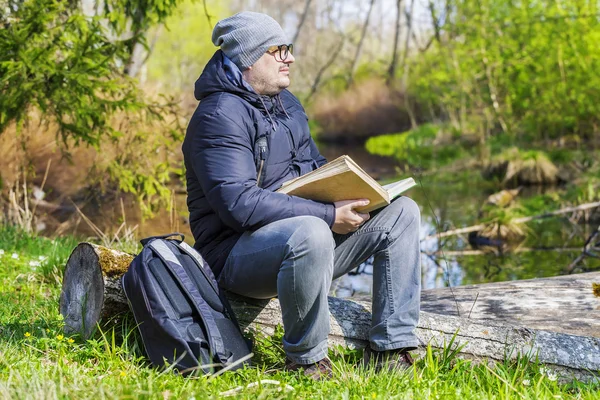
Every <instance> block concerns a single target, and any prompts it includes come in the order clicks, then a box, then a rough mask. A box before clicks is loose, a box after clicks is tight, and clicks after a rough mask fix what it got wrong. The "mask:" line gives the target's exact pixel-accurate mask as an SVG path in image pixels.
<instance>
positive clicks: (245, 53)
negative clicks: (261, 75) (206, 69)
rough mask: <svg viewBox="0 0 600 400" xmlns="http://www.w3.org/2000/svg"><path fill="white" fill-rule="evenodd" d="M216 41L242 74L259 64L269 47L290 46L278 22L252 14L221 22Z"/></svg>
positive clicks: (242, 13)
mask: <svg viewBox="0 0 600 400" xmlns="http://www.w3.org/2000/svg"><path fill="white" fill-rule="evenodd" d="M212 41H213V43H214V44H215V46H221V50H222V51H223V53H225V55H226V56H227V57H229V58H230V59H231V61H233V62H234V63H235V65H237V66H238V67H239V68H240V69H241V70H242V71H243V70H245V69H248V67H250V66H251V65H252V64H254V63H255V62H256V61H258V59H259V58H260V57H262V55H263V54H265V52H266V51H267V49H268V48H269V47H271V46H279V45H280V44H288V43H289V42H288V41H287V37H286V35H285V33H284V32H283V29H281V26H280V25H279V24H278V23H277V21H275V20H274V19H273V18H271V17H269V16H268V15H266V14H261V13H256V12H251V11H244V12H241V13H238V14H235V15H233V16H231V17H229V18H225V19H223V20H221V21H219V23H218V24H217V25H216V26H215V29H213V34H212Z"/></svg>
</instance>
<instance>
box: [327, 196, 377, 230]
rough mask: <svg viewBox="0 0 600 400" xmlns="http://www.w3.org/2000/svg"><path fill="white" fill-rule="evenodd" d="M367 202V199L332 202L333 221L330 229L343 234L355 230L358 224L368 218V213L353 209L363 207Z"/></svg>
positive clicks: (358, 226)
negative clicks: (333, 208) (333, 209)
mask: <svg viewBox="0 0 600 400" xmlns="http://www.w3.org/2000/svg"><path fill="white" fill-rule="evenodd" d="M368 204H369V200H367V199H361V200H344V201H336V202H335V203H333V205H334V206H335V222H334V223H333V227H332V228H331V230H332V231H334V232H335V233H339V234H342V235H345V234H347V233H350V232H355V231H357V230H358V228H360V226H361V225H362V224H363V223H364V222H366V221H368V220H369V218H370V217H369V214H368V213H365V214H361V213H358V212H356V211H354V209H355V208H358V207H364V206H366V205H368Z"/></svg>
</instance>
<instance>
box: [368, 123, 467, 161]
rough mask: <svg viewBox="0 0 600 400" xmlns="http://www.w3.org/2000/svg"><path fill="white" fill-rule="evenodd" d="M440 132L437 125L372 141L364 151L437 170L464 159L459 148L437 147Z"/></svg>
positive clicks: (452, 146) (446, 144)
mask: <svg viewBox="0 0 600 400" xmlns="http://www.w3.org/2000/svg"><path fill="white" fill-rule="evenodd" d="M440 131H441V130H440V128H439V127H438V126H436V125H433V124H425V125H421V126H419V127H418V128H417V129H414V130H411V131H408V132H404V133H398V134H391V135H381V136H376V137H372V138H370V139H369V140H367V142H366V144H365V147H366V149H367V151H368V152H369V153H372V154H377V155H380V156H388V157H394V158H396V160H398V161H401V162H407V163H409V164H410V165H413V166H417V167H421V168H431V167H440V166H444V165H447V164H449V163H450V162H452V161H454V160H456V159H458V158H460V157H461V156H463V155H464V150H463V149H462V147H461V146H459V145H457V144H455V143H452V142H449V143H444V144H441V145H440V143H439V142H440V141H439V140H438V139H440V136H441V134H440Z"/></svg>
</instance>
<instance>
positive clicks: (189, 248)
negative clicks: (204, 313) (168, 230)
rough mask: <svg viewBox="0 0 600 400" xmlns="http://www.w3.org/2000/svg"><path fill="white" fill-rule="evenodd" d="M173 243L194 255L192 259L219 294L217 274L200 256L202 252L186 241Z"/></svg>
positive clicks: (182, 250)
mask: <svg viewBox="0 0 600 400" xmlns="http://www.w3.org/2000/svg"><path fill="white" fill-rule="evenodd" d="M171 243H173V244H174V245H175V246H177V248H179V250H180V251H181V252H183V253H185V254H187V255H188V256H190V257H192V259H193V260H194V261H195V262H196V264H197V265H198V267H199V268H200V272H202V274H203V275H204V277H205V278H206V280H207V281H209V282H210V285H211V286H212V288H213V289H215V292H217V294H218V293H219V288H218V286H217V280H216V279H215V275H214V274H213V272H212V270H211V269H210V267H209V266H208V264H207V263H206V261H204V259H203V258H202V256H200V254H198V251H196V250H195V249H194V248H192V246H190V245H189V244H187V243H186V242H171Z"/></svg>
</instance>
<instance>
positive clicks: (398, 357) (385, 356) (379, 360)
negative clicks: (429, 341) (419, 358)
mask: <svg viewBox="0 0 600 400" xmlns="http://www.w3.org/2000/svg"><path fill="white" fill-rule="evenodd" d="M414 363H415V361H414V360H413V358H412V356H411V355H410V353H409V352H408V350H406V349H397V350H388V351H377V350H373V349H371V348H370V347H367V348H365V352H364V356H363V365H364V366H365V367H367V366H369V365H373V366H374V367H375V370H376V371H378V372H379V371H381V370H384V369H386V370H388V371H394V370H400V371H404V370H407V369H409V368H410V367H412V366H413V364H414Z"/></svg>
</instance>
